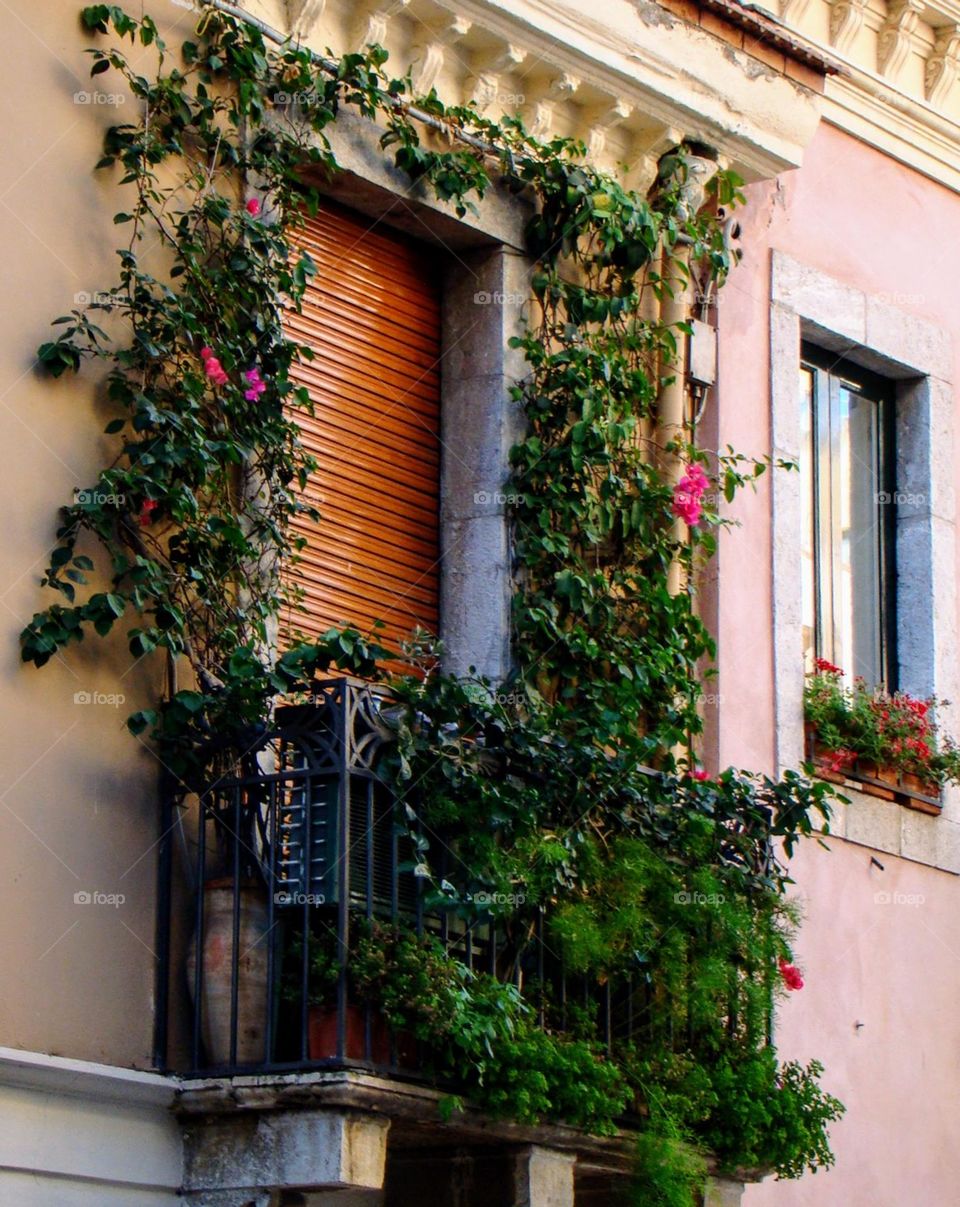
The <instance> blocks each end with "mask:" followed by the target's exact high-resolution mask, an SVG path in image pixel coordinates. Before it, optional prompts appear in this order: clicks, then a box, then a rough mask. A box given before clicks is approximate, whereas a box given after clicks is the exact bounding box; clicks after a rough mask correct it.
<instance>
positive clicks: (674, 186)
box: [652, 141, 717, 595]
mask: <svg viewBox="0 0 960 1207" xmlns="http://www.w3.org/2000/svg"><path fill="white" fill-rule="evenodd" d="M716 170H717V157H716V152H715V151H713V150H712V148H710V147H706V146H704V145H703V144H701V143H695V142H689V141H688V142H684V143H682V144H681V145H680V146H679V147H675V148H674V149H673V150H672V151H668V152H667V153H666V154H665V155H663V156H662V157H661V159H660V162H659V165H658V173H657V179H656V182H655V184H654V186H653V190H652V192H653V201H654V204H656V197H657V195H658V194H662V193H663V192H665V191H667V190H669V191H670V192H674V191H677V192H679V205H678V212H677V218H678V220H679V221H683V220H684V219H689V218H694V217H695V216H696V215H697V214H698V213H699V211H700V209H701V208H702V206H703V204H704V201H705V200H706V185H707V181H708V180H709V179H710V178H711V177H712V176H713V174H714V173H715V172H716ZM690 251H691V249H690V244H689V241H688V240H687V239H686V237H685V236H681V237H680V239H679V240H678V243H677V246H676V247H675V249H674V251H673V252H672V253H668V252H667V251H666V250H665V249H664V250H663V251H662V252H661V256H660V278H661V281H663V282H664V285H665V286H667V287H668V289H666V290H665V292H664V295H663V298H662V299H661V302H660V321H661V323H662V324H663V325H664V327H667V328H669V329H671V330H672V331H673V332H674V335H675V338H676V345H677V352H676V357H675V358H674V360H673V361H672V362H668V361H667V358H666V357H664V358H663V359H662V361H661V365H660V375H661V378H663V377H667V378H669V380H668V381H667V383H666V384H665V385H664V386H662V388H661V390H660V394H659V397H658V399H657V427H658V431H657V441H658V446H659V448H660V453H659V456H660V467H661V470H662V472H663V476H664V480H665V481H666V483H667V485H668V486H669V487H670V488H671V489H672V488H673V487H674V486H676V484H677V483H678V482H679V481H680V479H681V477H682V476H683V468H684V460H683V457H682V455H681V454H680V453H679V452H678V451H676V450H674V451H666V450H665V449H664V447H663V446H664V445H667V444H670V443H671V442H672V441H676V442H677V443H683V442H684V440H685V438H686V435H687V429H688V422H687V335H686V334H685V333H684V332H682V331H680V330H678V326H677V325H678V324H679V323H684V322H687V321H688V320H689V319H690V317H691V311H692V306H693V283H692V280H691V277H690ZM670 535H671V537H672V538H673V540H675V541H676V542H677V543H678V544H685V543H686V541H687V540H688V538H689V533H688V532H687V526H686V524H684V522H683V521H682V520H681V519H679V518H678V519H675V520H674V522H673V527H672V529H671V533H670ZM683 588H684V582H683V575H682V566H681V564H680V561H679V559H678V558H674V560H673V562H672V564H671V566H670V571H669V574H668V578H667V589H668V590H669V592H670V594H671V595H677V594H679V592H680V591H681V590H683Z"/></svg>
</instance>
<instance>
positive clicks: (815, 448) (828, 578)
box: [799, 354, 895, 687]
mask: <svg viewBox="0 0 960 1207" xmlns="http://www.w3.org/2000/svg"><path fill="white" fill-rule="evenodd" d="M814 356H815V354H810V358H809V359H806V360H805V363H804V364H803V366H802V368H801V371H800V379H799V391H800V403H801V406H800V412H801V432H800V440H801V443H800V448H801V458H800V460H801V465H800V471H801V475H802V477H803V484H802V498H803V510H802V514H801V556H802V560H801V566H802V569H801V582H800V591H801V607H802V624H803V652H804V659H805V661H806V663H807V665H808V668H809V667H810V666H811V665H812V663H813V660H814V658H816V657H821V658H826V659H827V660H828V661H829V662H832V663H834V664H835V665H837V666H839V667H841V668H842V669H843V671H844V672H845V673H846V674H847V676H848V678H849V679H851V680H852V679H854V678H863V679H865V680H866V681H867V683H869V684H870V685H872V686H874V685H881V684H882V685H885V686H887V687H893V686H895V685H894V683H893V677H894V671H895V663H894V660H893V617H892V615H891V608H890V606H889V604H888V598H889V596H890V592H889V591H888V586H889V584H890V583H891V582H892V581H893V575H894V568H893V564H892V558H893V541H892V539H891V534H890V532H889V524H890V521H891V514H892V513H891V508H892V506H893V503H892V499H893V496H894V489H893V482H892V480H891V468H890V467H891V448H890V439H889V430H890V424H891V422H892V411H891V407H892V398H891V396H890V390H889V385H888V383H886V382H883V381H881V380H880V379H876V378H873V377H872V376H871V375H868V374H863V375H862V376H860V377H859V378H858V376H857V372H858V371H857V370H854V369H853V368H852V367H851V366H848V365H845V364H844V363H843V362H842V361H838V360H837V359H836V358H833V359H832V361H831V360H829V359H823V358H822V354H821V357H820V358H818V359H814Z"/></svg>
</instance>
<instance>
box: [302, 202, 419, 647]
mask: <svg viewBox="0 0 960 1207" xmlns="http://www.w3.org/2000/svg"><path fill="white" fill-rule="evenodd" d="M293 243H294V245H295V247H297V248H304V249H306V250H307V251H308V252H309V253H310V255H311V256H312V258H313V260H314V262H315V263H316V265H317V275H316V277H315V278H314V279H313V281H312V282H311V284H310V287H309V289H308V290H307V293H306V296H305V298H304V303H303V312H302V313H301V314H293V313H291V314H289V316H288V329H289V331H290V334H291V336H292V337H293V338H294V339H296V340H298V341H299V342H301V343H305V344H309V345H310V346H311V347H312V349H313V350H314V359H313V360H312V361H307V362H304V363H303V364H301V365H300V366H298V367H297V369H296V371H295V377H296V380H297V383H298V384H301V385H305V386H306V387H307V389H308V390H309V391H310V396H311V399H312V401H313V404H314V408H315V414H314V416H313V417H311V416H309V415H307V414H305V413H303V412H302V411H298V412H297V416H298V422H299V423H300V426H301V430H302V432H303V441H304V444H305V446H306V448H307V449H308V451H309V452H310V453H311V454H312V455H313V457H314V458H315V459H316V461H317V462H318V468H317V469H316V470H315V471H314V472H313V473H312V474H311V476H310V481H309V483H308V486H307V495H308V497H309V499H310V501H311V503H312V504H313V505H314V506H315V507H316V508H317V509H318V510H319V512H320V516H321V518H320V520H319V522H318V523H313V522H310V521H309V520H303V521H302V522H300V523H299V524H298V525H297V530H298V531H299V533H300V534H302V535H303V536H305V537H306V539H307V545H306V547H305V548H304V550H303V552H302V554H301V560H300V562H299V563H298V564H297V565H296V566H295V567H294V568H293V569H292V571H291V575H292V577H293V579H294V580H295V581H296V582H297V583H298V585H299V586H300V587H301V588H302V590H303V605H304V607H305V608H306V611H305V612H303V613H301V612H297V613H295V614H293V615H291V616H289V617H287V618H286V624H285V626H284V627H285V629H286V631H287V639H289V636H290V634H292V633H293V632H296V631H298V630H299V631H302V632H303V633H304V634H305V635H306V636H308V637H315V636H316V635H318V634H320V633H323V632H324V631H325V630H327V629H328V628H330V627H331V626H333V625H341V624H351V625H354V626H355V627H356V628H358V629H359V630H360V631H361V632H363V633H368V632H370V630H371V629H372V626H373V624H374V622H375V621H376V620H381V621H383V622H384V627H383V628H382V629H381V630H379V635H378V640H379V641H380V642H381V643H382V644H384V645H386V646H388V647H389V648H392V649H396V648H397V647H398V646H399V643H400V642H401V641H402V640H404V639H406V638H408V637H409V636H410V633H411V632H412V631H413V629H414V628H416V627H417V626H420V627H422V628H424V629H427V630H428V631H429V632H431V633H437V632H438V629H439V565H438V559H439V511H440V292H439V281H438V272H437V265H436V258H435V257H434V258H433V259H432V262H431V257H430V256H429V254H428V253H427V252H426V251H425V250H424V249H422V248H420V247H419V246H418V245H417V244H415V243H413V242H412V241H410V240H407V239H404V238H402V237H401V236H399V235H397V234H395V233H393V232H392V231H390V230H389V229H387V228H385V227H384V226H383V224H382V223H374V221H373V220H371V219H368V218H364V217H362V216H360V215H358V214H354V213H351V212H350V211H348V210H344V209H341V208H340V207H338V206H333V205H325V206H324V207H323V209H322V210H321V211H320V212H319V213H318V215H317V216H316V217H315V218H308V219H307V224H306V226H305V227H304V228H302V229H300V230H298V231H296V232H295V233H294V235H293Z"/></svg>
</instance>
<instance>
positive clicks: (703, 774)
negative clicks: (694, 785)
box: [690, 767, 710, 784]
mask: <svg viewBox="0 0 960 1207" xmlns="http://www.w3.org/2000/svg"><path fill="white" fill-rule="evenodd" d="M690 774H691V775H692V776H693V778H694V779H695V780H696V781H697V782H698V783H700V784H705V783H706V782H707V780H709V779H710V772H709V771H704V769H703V768H702V767H694V769H693V771H691V772H690Z"/></svg>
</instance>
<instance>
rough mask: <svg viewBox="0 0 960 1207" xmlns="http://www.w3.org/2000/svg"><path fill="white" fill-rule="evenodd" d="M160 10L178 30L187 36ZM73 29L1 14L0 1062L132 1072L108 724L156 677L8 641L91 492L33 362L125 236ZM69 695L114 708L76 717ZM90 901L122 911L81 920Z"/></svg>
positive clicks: (143, 919) (51, 1) (55, 15)
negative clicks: (58, 531) (80, 492)
mask: <svg viewBox="0 0 960 1207" xmlns="http://www.w3.org/2000/svg"><path fill="white" fill-rule="evenodd" d="M164 7H165V8H166V10H167V11H168V12H169V13H171V14H175V15H176V16H177V18H178V19H179V20H180V21H181V23H182V24H183V26H184V28H188V27H189V24H190V23H191V22H192V21H193V20H195V18H194V17H192V16H191V15H190V14H189V13H185V12H184V11H183V10H182V9H178V8H175V7H174V6H172V5H170V4H166V5H164ZM78 13H79V6H73V5H69V4H64V3H62V2H59V0H58V2H55V0H44V2H43V3H35V4H31V5H29V6H26V5H22V4H20V5H4V6H2V7H0V39H2V41H3V44H4V46H6V47H7V50H8V53H7V55H6V58H5V61H6V78H5V86H4V89H3V96H2V98H0V106H2V118H0V121H2V128H3V139H2V140H0V165H2V166H0V246H2V251H0V262H2V264H3V270H4V308H3V309H4V314H3V328H2V331H3V338H2V341H0V482H2V484H3V498H4V508H3V518H4V525H3V540H2V541H0V766H2V768H3V775H2V777H0V952H2V953H3V969H4V970H3V976H2V979H0V1043H3V1044H6V1045H8V1046H11V1047H17V1048H26V1049H35V1050H38V1051H43V1052H53V1053H56V1054H59V1055H65V1056H74V1057H82V1058H86V1059H91V1060H101V1061H108V1062H113V1063H117V1064H123V1065H126V1064H132V1065H141V1066H143V1065H146V1064H148V1063H149V1057H150V1051H151V1026H152V1001H153V976H154V966H155V957H154V952H153V947H154V901H153V885H154V871H155V853H154V843H155V841H156V837H157V833H156V794H155V785H156V772H157V764H156V761H155V759H154V757H153V756H152V755H151V754H149V753H148V752H147V750H146V748H145V747H144V746H143V745H141V744H140V743H138V742H137V741H136V740H135V739H133V738H132V737H131V736H130V735H129V734H127V733H126V732H125V730H124V721H125V718H126V716H127V715H128V713H130V712H132V711H133V710H134V709H135V708H137V707H139V706H141V703H142V700H143V697H144V690H145V686H146V685H147V683H148V682H149V681H150V679H151V676H152V674H153V673H154V672H155V670H156V667H155V666H150V665H148V664H145V663H140V664H137V663H136V662H135V661H134V660H133V659H132V658H131V656H130V655H129V653H128V652H127V650H126V647H125V644H124V643H123V642H122V641H117V642H110V643H104V642H100V641H87V642H84V643H83V644H82V645H80V646H75V647H74V648H73V649H71V650H70V652H69V653H67V654H65V655H64V656H63V657H62V658H58V659H56V660H54V661H53V662H52V663H51V664H50V665H48V666H47V667H46V668H44V669H43V670H42V671H37V670H35V669H34V668H32V667H25V666H22V665H21V663H20V661H19V648H18V641H17V635H18V633H19V631H20V629H21V628H22V627H23V626H24V625H25V624H26V623H27V621H28V620H29V619H30V617H31V615H32V614H33V613H34V611H36V610H37V609H38V608H39V607H40V606H42V602H43V599H44V594H43V593H42V592H41V590H40V588H39V577H40V574H41V573H42V570H43V568H44V566H45V564H46V562H45V558H46V554H47V552H48V550H49V548H50V546H51V544H52V541H53V537H54V532H55V528H56V526H57V522H58V519H57V508H58V507H59V506H60V505H61V504H62V503H64V502H67V501H70V500H71V498H72V495H73V492H74V490H75V489H83V488H84V487H87V486H89V485H90V484H91V482H92V481H93V479H94V476H95V473H96V471H97V469H98V468H99V467H100V465H102V464H103V457H104V455H105V453H106V449H105V446H104V442H103V438H102V437H101V436H100V435H99V432H100V431H101V430H102V427H103V424H104V423H105V422H106V417H105V411H104V409H103V407H102V405H101V400H100V397H99V395H98V392H97V389H96V386H95V381H94V378H95V374H94V372H92V371H91V370H90V369H85V371H84V372H83V373H82V374H81V375H80V376H79V377H67V378H61V379H60V380H59V381H56V382H54V381H51V380H50V379H48V378H46V377H43V376H40V375H38V373H37V371H36V365H35V360H34V352H35V349H36V348H37V346H38V345H39V344H40V343H41V342H42V341H44V340H46V339H48V338H50V327H49V323H50V320H52V319H53V318H55V317H56V316H58V315H62V314H65V313H68V312H69V311H70V310H71V309H72V308H73V307H74V305H75V301H74V298H75V295H77V294H80V293H84V292H86V293H90V292H93V291H95V290H97V289H100V288H103V287H104V286H105V285H109V284H110V283H111V282H112V279H113V277H114V275H115V257H114V249H115V248H117V247H119V246H121V245H122V232H124V231H125V230H126V229H127V228H121V227H114V226H113V225H112V222H111V218H112V214H113V212H114V211H115V210H117V209H119V208H122V207H121V205H120V200H119V191H118V190H117V189H116V187H115V184H114V183H113V181H112V179H111V177H110V176H109V175H108V174H104V173H100V174H95V173H94V172H93V170H92V167H93V164H94V163H95V162H96V160H97V158H98V154H99V150H100V139H101V137H102V132H103V130H104V129H105V127H106V126H107V125H108V124H109V123H111V122H114V121H116V120H117V118H118V114H119V115H120V117H121V119H122V114H123V112H124V110H123V107H122V106H119V107H118V106H116V105H114V104H110V103H86V104H85V103H77V101H75V97H74V94H75V93H78V92H86V93H91V92H93V93H99V95H100V96H101V97H103V96H104V95H106V94H108V91H109V89H110V88H111V87H115V86H116V85H115V84H111V83H110V82H108V77H103V76H100V77H98V79H97V80H94V81H91V80H90V79H89V77H88V75H87V72H88V70H89V68H88V65H87V61H86V56H85V55H84V49H85V47H86V46H87V45H89V39H88V37H87V36H86V35H85V34H84V33H83V31H82V30H81V28H80V23H79V18H78ZM12 48H15V53H11V49H12ZM47 598H49V596H47ZM77 693H87V694H88V696H93V697H94V700H96V693H102V694H103V695H104V696H107V697H115V696H117V695H122V696H123V697H124V700H123V702H122V703H117V702H113V703H111V702H100V703H97V702H90V703H82V702H76V701H75V697H76V696H77ZM82 699H83V696H81V697H80V700H82ZM98 893H99V894H104V895H107V896H113V897H122V898H123V901H122V903H120V904H97V902H96V899H95V897H94V895H95V894H98ZM75 894H89V895H90V896H91V898H93V899H91V900H90V901H89V903H84V899H83V898H82V897H81V898H80V899H79V901H75Z"/></svg>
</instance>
